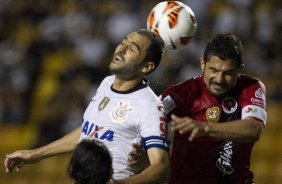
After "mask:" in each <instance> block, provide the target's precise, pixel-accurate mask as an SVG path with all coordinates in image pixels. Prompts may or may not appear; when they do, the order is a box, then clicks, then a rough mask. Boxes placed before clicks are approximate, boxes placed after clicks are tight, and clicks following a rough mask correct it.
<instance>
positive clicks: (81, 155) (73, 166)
mask: <svg viewBox="0 0 282 184" xmlns="http://www.w3.org/2000/svg"><path fill="white" fill-rule="evenodd" d="M67 171H68V174H69V176H70V178H72V179H74V180H75V183H76V184H106V183H108V182H109V180H110V178H111V177H112V174H113V169H112V158H111V155H110V153H109V151H108V149H107V147H106V146H105V145H104V144H103V143H102V142H99V141H96V140H83V141H81V142H80V143H79V144H78V145H77V146H76V148H75V150H74V152H73V155H72V157H71V159H70V163H69V166H68V170H67Z"/></svg>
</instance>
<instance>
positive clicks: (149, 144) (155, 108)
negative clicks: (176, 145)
mask: <svg viewBox="0 0 282 184" xmlns="http://www.w3.org/2000/svg"><path fill="white" fill-rule="evenodd" d="M153 104H154V103H152V105H151V108H150V110H144V116H143V117H142V120H141V123H140V134H141V139H142V144H143V146H144V148H145V149H146V150H148V149H150V148H154V147H155V148H161V149H163V150H166V151H168V140H167V126H166V121H165V117H164V113H163V106H162V104H161V103H159V104H155V105H153Z"/></svg>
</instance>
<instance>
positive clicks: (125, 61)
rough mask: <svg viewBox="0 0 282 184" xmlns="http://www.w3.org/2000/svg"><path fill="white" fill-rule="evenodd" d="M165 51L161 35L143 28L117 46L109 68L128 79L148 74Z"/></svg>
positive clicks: (158, 62) (129, 35) (157, 63)
mask: <svg viewBox="0 0 282 184" xmlns="http://www.w3.org/2000/svg"><path fill="white" fill-rule="evenodd" d="M163 52H164V42H163V40H162V39H161V37H160V36H158V35H157V34H156V33H153V32H151V31H148V30H145V29H141V30H139V31H136V32H132V33H130V34H128V35H127V36H126V37H125V38H124V39H123V40H122V42H121V43H120V44H119V45H118V46H117V48H116V50H115V53H114V57H113V60H112V62H111V64H110V66H109V68H110V71H111V72H112V73H113V74H115V75H119V76H120V77H123V78H127V79H132V78H135V77H137V76H142V75H147V74H149V73H151V72H152V71H154V70H155V69H156V68H157V66H158V65H159V64H160V61H161V59H162V56H163Z"/></svg>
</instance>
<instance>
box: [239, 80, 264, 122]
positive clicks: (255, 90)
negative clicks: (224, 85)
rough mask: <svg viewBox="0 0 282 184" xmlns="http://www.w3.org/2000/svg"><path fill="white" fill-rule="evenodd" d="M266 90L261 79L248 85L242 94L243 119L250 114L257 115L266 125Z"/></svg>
mask: <svg viewBox="0 0 282 184" xmlns="http://www.w3.org/2000/svg"><path fill="white" fill-rule="evenodd" d="M265 96H266V90H265V86H264V84H263V83H262V82H261V81H257V82H254V83H252V84H251V85H249V86H247V87H246V88H245V89H244V90H243V92H242V94H241V96H240V105H241V107H242V113H241V114H242V116H241V118H242V119H245V118H247V117H249V116H251V117H255V118H257V119H259V120H261V121H262V122H263V124H264V125H266V119H267V113H266V98H265Z"/></svg>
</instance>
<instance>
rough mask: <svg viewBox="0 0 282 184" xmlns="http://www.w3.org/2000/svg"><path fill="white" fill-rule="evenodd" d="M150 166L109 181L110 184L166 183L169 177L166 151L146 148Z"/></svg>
mask: <svg viewBox="0 0 282 184" xmlns="http://www.w3.org/2000/svg"><path fill="white" fill-rule="evenodd" d="M147 153H148V157H149V160H150V166H149V167H147V168H146V169H145V170H143V171H142V172H141V173H139V174H137V175H134V176H132V177H129V178H127V179H124V180H118V181H116V180H115V181H113V180H112V181H111V182H110V184H129V183H130V184H134V183H142V184H157V183H167V182H168V181H169V178H170V163H169V155H168V152H167V151H165V150H163V149H159V148H150V149H149V150H148V152H147Z"/></svg>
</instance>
